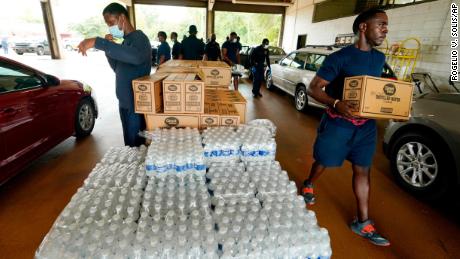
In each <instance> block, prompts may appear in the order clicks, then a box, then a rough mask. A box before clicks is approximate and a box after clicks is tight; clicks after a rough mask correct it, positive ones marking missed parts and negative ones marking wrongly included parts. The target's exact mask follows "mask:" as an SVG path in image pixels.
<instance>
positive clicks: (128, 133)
mask: <svg viewBox="0 0 460 259" xmlns="http://www.w3.org/2000/svg"><path fill="white" fill-rule="evenodd" d="M119 110H120V119H121V126H122V127H123V138H124V141H125V146H130V147H138V146H140V145H142V144H144V143H145V140H144V139H143V138H142V137H139V132H140V131H142V130H144V129H145V120H144V116H143V115H142V114H137V113H135V112H134V111H131V110H129V109H125V108H121V107H120V108H119Z"/></svg>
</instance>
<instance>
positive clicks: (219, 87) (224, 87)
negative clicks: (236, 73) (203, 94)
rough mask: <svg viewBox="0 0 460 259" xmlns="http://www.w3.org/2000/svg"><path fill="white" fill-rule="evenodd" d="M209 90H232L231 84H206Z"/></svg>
mask: <svg viewBox="0 0 460 259" xmlns="http://www.w3.org/2000/svg"><path fill="white" fill-rule="evenodd" d="M206 89H207V90H208V89H209V90H230V85H206Z"/></svg>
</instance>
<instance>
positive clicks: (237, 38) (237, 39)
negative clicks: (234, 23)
mask: <svg viewBox="0 0 460 259" xmlns="http://www.w3.org/2000/svg"><path fill="white" fill-rule="evenodd" d="M236 43H238V53H239V52H240V51H241V50H242V49H243V45H241V42H240V36H238V37H236Z"/></svg>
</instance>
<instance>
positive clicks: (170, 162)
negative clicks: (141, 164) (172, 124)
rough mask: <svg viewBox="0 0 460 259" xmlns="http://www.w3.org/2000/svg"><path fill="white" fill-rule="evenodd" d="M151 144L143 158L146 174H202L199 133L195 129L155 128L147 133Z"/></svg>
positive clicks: (202, 163)
mask: <svg viewBox="0 0 460 259" xmlns="http://www.w3.org/2000/svg"><path fill="white" fill-rule="evenodd" d="M149 138H150V139H151V140H152V144H151V145H150V146H149V148H148V151H147V156H146V159H145V166H146V171H147V173H148V174H154V175H169V174H184V175H186V174H202V175H203V174H204V173H205V172H206V165H205V161H204V157H203V146H202V143H201V135H200V133H199V131H198V130H197V129H191V128H183V129H175V128H173V129H169V130H168V129H157V130H155V131H153V132H151V133H149Z"/></svg>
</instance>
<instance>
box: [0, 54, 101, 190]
mask: <svg viewBox="0 0 460 259" xmlns="http://www.w3.org/2000/svg"><path fill="white" fill-rule="evenodd" d="M97 115H98V111H97V105H96V101H95V99H94V93H93V91H92V89H91V87H89V86H87V85H84V84H83V83H81V82H79V81H75V80H60V79H58V78H57V77H55V76H52V75H49V74H46V73H43V72H40V71H38V70H36V69H33V68H31V67H28V66H25V65H23V64H20V63H18V62H16V61H13V60H10V59H7V58H4V57H0V184H1V183H4V182H5V181H6V180H8V179H9V178H11V177H13V176H14V175H15V174H17V173H18V172H20V171H21V170H23V169H24V168H25V167H26V166H28V165H29V164H30V163H31V162H32V161H33V160H35V159H36V158H38V157H39V156H41V155H42V154H44V153H45V152H47V151H48V150H50V149H51V148H53V147H54V146H56V145H57V144H59V143H60V142H62V141H63V140H65V139H67V138H68V137H70V136H72V135H74V136H75V137H77V138H83V137H86V136H88V135H90V134H91V132H92V130H93V128H94V124H95V120H96V118H97Z"/></svg>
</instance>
